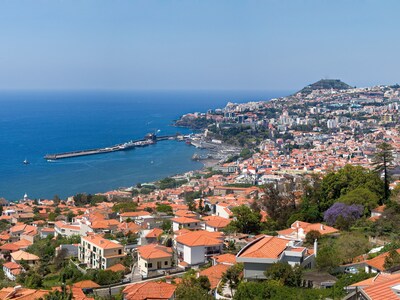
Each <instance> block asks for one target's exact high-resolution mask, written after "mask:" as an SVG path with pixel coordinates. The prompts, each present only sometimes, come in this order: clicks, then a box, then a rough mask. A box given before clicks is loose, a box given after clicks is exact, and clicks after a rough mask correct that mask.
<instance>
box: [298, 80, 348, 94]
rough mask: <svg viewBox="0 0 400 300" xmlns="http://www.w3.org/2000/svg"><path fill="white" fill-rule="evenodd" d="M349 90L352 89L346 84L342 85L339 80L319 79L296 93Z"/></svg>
mask: <svg viewBox="0 0 400 300" xmlns="http://www.w3.org/2000/svg"><path fill="white" fill-rule="evenodd" d="M350 88H352V87H351V86H350V85H348V84H347V83H344V82H343V81H341V80H340V79H321V80H319V81H317V82H315V83H313V84H310V85H307V86H306V87H304V88H303V89H302V90H300V91H299V92H298V93H302V94H309V93H311V92H312V91H314V90H327V89H328V90H329V89H334V90H347V89H350Z"/></svg>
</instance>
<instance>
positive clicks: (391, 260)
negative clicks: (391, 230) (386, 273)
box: [383, 249, 400, 270]
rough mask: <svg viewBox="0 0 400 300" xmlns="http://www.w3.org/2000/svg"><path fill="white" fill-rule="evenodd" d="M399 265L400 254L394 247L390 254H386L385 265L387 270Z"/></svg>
mask: <svg viewBox="0 0 400 300" xmlns="http://www.w3.org/2000/svg"><path fill="white" fill-rule="evenodd" d="M398 265H400V254H399V252H397V250H395V249H392V250H390V251H389V254H388V256H386V258H385V263H384V264H383V267H384V268H385V270H386V269H390V268H393V267H397V266H398Z"/></svg>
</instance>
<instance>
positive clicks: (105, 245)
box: [81, 235, 124, 249]
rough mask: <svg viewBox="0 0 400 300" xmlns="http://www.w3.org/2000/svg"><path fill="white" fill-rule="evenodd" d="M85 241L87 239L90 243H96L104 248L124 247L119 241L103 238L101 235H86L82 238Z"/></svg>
mask: <svg viewBox="0 0 400 300" xmlns="http://www.w3.org/2000/svg"><path fill="white" fill-rule="evenodd" d="M81 239H82V240H84V241H87V242H89V243H92V244H94V245H96V246H97V247H99V248H102V249H114V248H115V249H118V248H123V247H124V246H123V245H121V244H118V243H115V242H113V241H110V240H107V239H104V238H102V237H101V236H99V235H90V236H85V237H82V238H81Z"/></svg>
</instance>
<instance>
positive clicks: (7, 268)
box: [3, 261, 24, 281]
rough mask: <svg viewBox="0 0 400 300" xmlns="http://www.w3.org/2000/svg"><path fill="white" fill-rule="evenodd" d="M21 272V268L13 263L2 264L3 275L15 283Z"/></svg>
mask: <svg viewBox="0 0 400 300" xmlns="http://www.w3.org/2000/svg"><path fill="white" fill-rule="evenodd" d="M23 271H24V269H23V268H22V266H21V265H19V264H17V263H15V262H12V261H10V262H7V263H4V264H3V272H4V275H6V276H7V278H8V279H10V280H12V281H15V280H16V278H17V276H18V275H19V274H21V272H23Z"/></svg>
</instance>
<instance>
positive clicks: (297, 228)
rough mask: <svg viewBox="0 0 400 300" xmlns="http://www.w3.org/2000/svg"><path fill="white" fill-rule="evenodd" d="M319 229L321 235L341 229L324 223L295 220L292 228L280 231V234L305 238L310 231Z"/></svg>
mask: <svg viewBox="0 0 400 300" xmlns="http://www.w3.org/2000/svg"><path fill="white" fill-rule="evenodd" d="M313 230H315V231H318V232H319V233H320V234H321V235H327V234H333V233H338V232H339V230H338V229H336V228H333V227H331V226H327V225H324V224H322V223H307V222H302V221H296V222H294V223H293V224H292V225H291V226H290V228H288V229H283V230H280V231H278V236H279V237H282V238H288V239H294V240H304V239H305V238H306V235H307V233H309V232H310V231H313Z"/></svg>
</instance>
